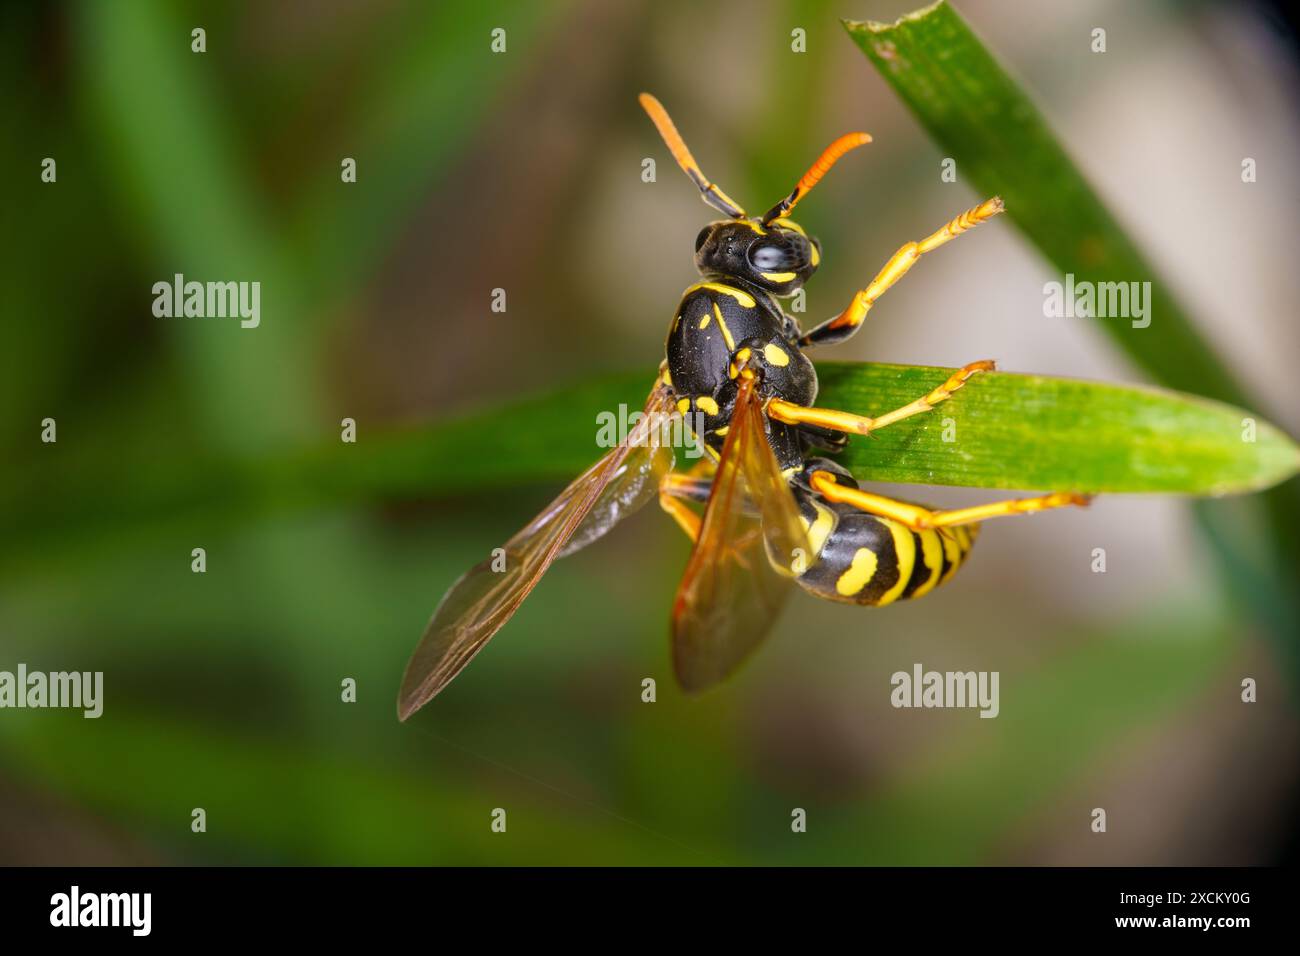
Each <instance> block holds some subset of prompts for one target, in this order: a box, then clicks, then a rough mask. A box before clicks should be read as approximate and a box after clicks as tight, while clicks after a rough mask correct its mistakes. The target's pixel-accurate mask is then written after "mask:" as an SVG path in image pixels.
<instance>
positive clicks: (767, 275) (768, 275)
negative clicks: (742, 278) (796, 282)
mask: <svg viewBox="0 0 1300 956" xmlns="http://www.w3.org/2000/svg"><path fill="white" fill-rule="evenodd" d="M759 275H761V276H762V277H763V278H764V279H766V280H767V281H768V282H789V281H790V280H791V279H793V278H794V277H795V273H793V272H760V273H759Z"/></svg>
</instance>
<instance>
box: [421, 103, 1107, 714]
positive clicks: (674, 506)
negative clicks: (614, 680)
mask: <svg viewBox="0 0 1300 956" xmlns="http://www.w3.org/2000/svg"><path fill="white" fill-rule="evenodd" d="M640 102H641V106H642V108H643V109H644V110H645V111H646V113H647V114H648V115H649V117H650V119H651V120H652V121H653V122H654V125H655V127H656V128H657V129H658V131H659V134H660V136H661V137H662V138H663V141H664V143H665V144H666V145H667V147H668V150H669V152H671V153H672V155H673V158H674V159H675V160H676V161H677V164H678V165H679V166H680V167H681V168H682V170H683V171H684V172H685V173H686V175H687V176H689V177H690V179H691V181H692V182H693V183H694V184H695V185H696V187H697V188H698V189H699V190H700V195H701V197H702V198H703V200H704V202H705V203H707V204H708V205H709V206H711V207H712V208H714V209H715V210H717V211H718V212H720V213H722V214H723V215H724V216H725V217H726V218H725V219H720V220H717V221H715V222H711V223H709V224H708V225H706V226H705V227H704V228H703V229H702V230H701V231H700V233H699V235H698V236H697V237H696V240H695V264H696V266H697V268H698V269H699V271H700V274H701V281H700V282H698V283H696V284H695V285H692V286H691V287H690V288H688V289H687V290H686V291H685V293H684V294H683V296H682V299H681V302H680V304H679V305H678V307H677V310H676V311H675V312H674V315H673V319H672V322H671V323H670V326H669V331H668V338H667V342H666V348H665V351H666V355H665V359H664V362H663V364H662V365H661V366H660V371H659V375H658V377H657V378H656V380H655V383H654V386H653V387H652V388H651V390H650V395H649V397H648V398H647V400H646V404H645V409H644V411H643V413H642V416H641V418H640V420H639V422H638V423H637V425H636V427H634V428H633V429H632V430H631V431H630V433H629V434H628V435H627V437H626V438H625V439H624V440H623V441H622V442H621V443H620V444H619V446H618V447H617V448H614V449H613V450H612V451H610V452H609V453H608V454H607V455H606V456H605V457H604V458H602V459H601V460H600V461H598V462H596V464H594V465H592V466H591V467H590V468H589V469H587V471H585V472H583V474H582V475H580V476H579V477H578V478H577V479H575V480H574V481H573V482H572V483H571V484H570V485H569V486H568V487H567V488H565V489H564V491H563V492H561V494H560V496H559V497H558V498H556V499H555V501H553V502H552V503H551V504H550V505H548V506H547V507H546V508H545V509H544V510H543V511H542V512H541V513H540V514H539V515H537V517H535V518H534V519H533V520H532V521H531V522H529V524H528V525H527V526H525V527H524V528H523V530H521V531H520V532H519V533H518V534H516V535H515V536H514V537H513V538H511V539H510V540H509V541H508V542H506V544H505V548H504V550H505V569H504V570H496V569H494V564H498V562H496V561H494V560H493V559H488V560H485V561H483V562H482V563H480V564H478V565H476V566H475V567H473V568H471V569H470V570H469V571H468V572H466V573H465V575H464V576H462V577H461V578H460V580H459V581H457V582H456V583H455V584H454V585H452V587H451V589H450V590H449V591H448V592H447V593H446V595H444V597H443V599H442V601H441V603H439V605H438V608H437V610H435V611H434V613H433V618H432V619H431V620H430V621H429V625H428V627H427V628H426V629H425V631H424V635H423V637H422V638H421V640H420V643H419V645H418V646H417V647H416V649H415V653H414V654H413V655H412V656H411V660H410V662H409V663H408V665H407V668H406V674H405V677H404V678H403V681H402V688H401V692H400V694H399V697H398V716H399V717H400V718H401V719H403V720H405V719H406V718H407V717H409V716H410V715H411V714H413V713H414V712H415V711H416V710H418V709H419V708H420V707H422V706H423V705H424V704H426V703H427V702H428V701H429V700H431V699H432V698H433V697H434V696H435V695H436V694H437V693H438V692H439V691H441V690H442V689H443V688H444V687H446V686H447V683H448V682H449V681H451V679H452V678H453V677H455V676H456V675H457V674H458V673H460V671H461V670H462V669H463V668H464V667H465V665H466V664H468V663H469V662H470V660H471V659H473V657H474V655H475V654H477V653H478V652H479V651H480V650H482V648H483V646H484V645H485V644H486V643H487V641H488V640H489V638H491V637H492V635H493V634H495V633H496V632H497V631H498V630H500V628H501V627H502V625H504V624H505V623H506V621H508V620H509V619H510V617H511V615H513V614H514V612H515V610H516V609H517V608H518V607H519V605H520V604H521V603H522V602H523V600H524V598H525V597H527V596H528V593H529V592H530V591H531V590H532V589H533V587H534V586H535V585H536V584H537V582H538V580H539V579H540V578H541V576H542V575H543V574H544V573H545V572H546V569H547V568H548V567H550V565H551V563H552V562H553V561H554V560H555V559H556V558H557V557H563V556H564V555H567V554H571V553H573V552H574V551H576V550H578V549H579V548H581V547H584V546H586V545H587V544H590V543H591V542H592V541H594V540H596V539H597V538H599V537H600V536H601V535H603V534H605V532H607V531H608V530H609V529H610V528H611V527H613V526H614V525H615V524H617V523H618V522H619V521H620V520H622V519H623V518H625V517H626V516H627V515H629V514H631V513H632V512H633V511H635V510H637V509H638V508H639V507H641V506H642V505H644V504H645V503H646V502H648V501H649V500H650V499H652V498H654V497H656V496H657V497H658V499H659V503H660V505H661V507H662V508H663V509H664V511H666V512H667V513H668V514H669V515H671V516H672V518H673V519H674V520H675V521H676V522H677V524H678V525H679V526H680V527H681V528H682V530H683V531H685V532H686V534H687V535H688V536H689V537H690V538H691V540H692V541H693V542H694V547H693V549H692V551H691V556H690V559H689V560H688V562H687V565H686V571H685V573H684V575H683V577H682V581H681V584H680V585H679V587H678V590H677V595H676V599H675V600H674V602H673V608H672V649H673V666H674V670H675V672H676V675H677V678H678V681H679V682H680V683H681V685H682V687H683V688H685V689H686V690H688V691H699V690H703V689H704V688H707V687H709V686H711V685H713V684H715V683H717V682H718V681H720V680H722V679H723V678H725V677H726V676H728V675H729V674H730V673H732V672H733V671H734V670H735V669H736V667H737V666H738V665H739V664H740V663H741V662H742V661H743V660H745V658H747V657H748V656H749V655H750V653H751V652H752V651H753V650H754V649H755V647H757V645H758V644H759V642H760V641H761V640H762V639H763V637H764V636H765V635H766V633H767V632H768V630H770V628H771V626H772V624H773V622H774V621H775V619H776V616H777V613H778V612H779V610H780V608H781V606H782V604H783V602H784V601H785V599H786V597H787V596H788V595H789V593H790V591H791V589H792V585H793V584H798V585H800V586H801V587H802V588H803V589H804V590H805V591H808V592H809V593H810V594H812V595H814V596H815V597H819V598H825V599H828V600H832V601H841V602H847V603H851V604H861V605H870V606H876V607H880V606H883V605H886V604H891V603H893V602H894V601H897V600H900V599H905V598H918V597H921V596H923V595H925V594H928V593H929V592H930V591H931V590H933V589H934V588H935V587H937V586H938V585H940V584H943V583H944V582H946V581H947V580H948V579H949V578H951V577H952V575H953V574H954V573H955V572H956V570H957V568H958V567H960V566H961V564H962V563H963V562H964V560H965V558H966V556H967V554H969V552H970V549H971V546H972V544H973V543H974V540H975V535H976V533H977V531H978V529H979V522H981V521H984V520H986V519H988V518H995V517H999V516H1002V515H1012V514H1025V513H1029V512H1035V511H1043V510H1046V509H1049V508H1058V507H1061V506H1065V505H1082V504H1086V503H1087V501H1088V498H1087V497H1086V496H1084V495H1079V494H1075V493H1072V492H1055V493H1052V494H1048V495H1042V496H1039V497H1034V498H1020V499H1013V500H1007V501H999V502H994V503H991V504H985V505H977V506H974V507H968V508H959V509H956V510H951V511H934V510H930V509H928V508H925V507H922V506H920V505H917V504H913V503H910V502H905V501H898V500H895V499H893V498H887V497H885V496H883V495H878V494H874V493H872V492H869V491H866V490H865V489H863V488H861V487H860V486H859V484H858V482H857V480H856V479H854V477H853V476H852V475H851V474H850V473H849V472H848V471H847V470H846V469H844V468H843V467H841V466H840V465H838V464H836V463H835V462H834V461H833V460H831V458H829V457H826V456H827V455H833V454H835V453H836V452H837V451H840V450H842V449H843V448H844V447H845V445H846V443H847V442H848V440H849V436H850V435H870V434H871V433H872V432H874V431H877V430H879V429H881V428H885V427H886V426H888V425H892V424H894V423H895V422H900V421H903V420H904V419H907V418H911V417H912V416H914V415H921V414H924V413H926V412H928V411H930V410H931V409H933V408H934V407H935V406H937V405H939V404H940V403H942V402H945V401H947V400H948V399H950V398H951V397H952V396H953V394H954V393H956V392H957V391H958V390H959V389H961V388H962V387H963V386H964V385H965V384H966V383H967V381H968V380H969V379H970V378H971V377H972V376H975V375H978V374H979V373H981V372H985V371H989V370H991V369H993V367H994V365H993V363H992V362H991V361H980V362H972V363H971V364H969V365H966V366H964V367H963V368H960V369H958V370H956V371H955V372H954V373H953V374H952V376H951V377H950V378H949V379H948V380H947V381H946V382H944V383H943V384H942V385H940V386H939V387H938V388H936V389H934V390H933V391H931V392H929V393H928V394H926V395H923V396H921V397H919V398H917V399H916V400H915V401H912V402H909V403H908V404H906V405H904V406H902V407H901V408H896V409H893V410H892V411H886V412H884V413H882V414H880V415H876V416H873V417H867V416H864V415H858V414H855V413H853V412H848V411H841V410H838V409H831V408H821V407H818V406H817V405H816V404H815V402H816V399H817V372H816V369H815V368H814V367H813V364H812V362H811V361H810V360H809V359H808V357H807V356H806V355H805V354H804V350H805V349H807V348H810V347H813V346H819V345H831V344H834V343H837V342H842V341H844V340H845V339H847V338H849V337H850V336H851V335H853V334H854V333H855V332H856V331H857V330H858V329H859V328H860V327H861V326H862V324H863V321H864V320H865V319H866V317H867V314H868V313H869V312H870V311H871V308H872V306H873V305H875V303H876V301H877V300H878V299H879V298H880V297H881V296H882V295H884V293H885V292H886V291H887V290H888V289H889V288H890V287H891V286H893V285H894V283H896V282H897V281H898V280H899V279H901V278H902V277H903V276H904V275H905V274H906V273H907V272H908V271H909V270H910V269H911V268H912V266H914V265H915V264H916V262H917V260H919V259H920V258H921V257H922V256H923V255H925V254H926V253H928V252H932V251H933V250H935V249H937V248H939V247H940V246H942V245H944V244H945V243H947V242H949V241H951V240H952V239H955V238H956V237H957V236H960V235H961V234H962V233H964V232H966V231H967V230H969V229H972V228H974V227H975V226H978V225H979V224H980V223H983V222H985V221H987V220H989V219H991V218H993V217H994V216H996V215H997V214H998V213H1000V212H1002V210H1003V205H1002V200H1001V199H999V198H997V197H994V198H992V199H988V200H986V201H984V202H982V203H980V204H979V205H978V206H975V207H974V208H972V209H969V210H967V211H966V212H964V213H962V214H961V215H960V216H958V217H956V218H955V219H953V220H952V221H950V222H948V223H947V224H945V225H944V226H943V227H942V228H941V229H938V230H936V231H935V232H933V233H931V234H930V235H928V236H927V237H925V238H924V239H921V240H920V241H918V242H909V243H907V244H905V245H904V246H903V247H902V248H900V249H899V250H898V252H896V253H895V254H894V255H893V256H892V257H891V258H890V260H889V261H888V262H887V263H885V265H884V267H883V268H882V269H881V270H880V271H879V272H878V273H877V274H876V277H875V278H874V279H872V281H871V282H870V284H868V285H867V286H866V287H865V288H863V289H861V290H859V291H858V292H857V293H856V294H855V295H854V297H853V299H852V301H851V302H850V303H849V305H848V307H847V308H846V309H845V310H844V311H843V312H841V313H840V314H839V315H836V316H834V317H833V318H830V319H828V320H826V321H825V322H822V323H821V324H820V325H817V326H816V327H814V328H812V329H810V330H809V331H807V332H804V331H803V330H802V329H801V328H800V325H799V323H798V321H797V320H796V319H795V318H794V317H793V316H791V315H789V314H788V313H786V312H785V310H784V309H783V308H782V307H781V304H780V303H779V301H778V300H779V299H782V298H786V297H789V296H792V295H794V294H795V293H796V292H798V291H799V290H800V289H801V288H803V286H804V283H806V282H807V281H808V279H809V278H811V277H812V275H813V273H815V272H816V271H817V267H818V265H819V264H820V263H821V245H820V243H818V241H817V240H816V239H815V238H811V237H809V236H808V234H807V233H806V232H805V231H804V229H803V228H802V227H801V226H799V225H798V224H797V223H796V222H794V221H793V220H792V219H790V218H789V216H790V213H791V212H792V211H793V210H794V208H795V206H796V205H797V204H798V203H799V202H800V200H802V199H803V198H804V197H805V196H806V195H807V194H808V192H809V191H810V190H811V189H812V188H813V187H814V186H816V185H817V183H818V182H819V181H820V180H821V179H822V177H823V176H825V175H826V173H827V172H828V171H829V170H830V169H831V167H832V166H834V165H835V163H836V162H838V161H839V160H840V159H841V158H842V157H843V156H844V155H845V154H846V153H848V152H850V151H852V150H854V149H857V148H858V147H859V146H863V145H865V144H867V143H869V142H871V137H870V136H869V135H868V134H866V133H848V134H846V135H844V136H841V137H840V138H839V139H837V140H835V141H834V142H833V143H831V144H830V146H828V147H827V148H826V149H825V151H824V152H823V153H822V154H821V155H820V156H819V157H818V158H817V160H816V162H814V163H813V164H812V166H811V167H810V168H809V169H808V171H807V172H806V173H804V174H803V176H802V177H801V178H800V179H799V181H798V183H797V184H796V185H795V187H794V189H793V190H792V191H791V192H790V194H789V195H788V196H786V197H785V198H784V199H782V200H781V201H780V202H778V203H777V204H776V205H775V206H773V207H772V208H771V209H769V210H768V211H767V212H766V213H764V214H763V215H762V216H758V217H753V216H749V215H748V214H747V213H746V212H745V210H744V209H742V208H741V207H740V206H739V205H738V204H737V203H736V202H735V201H734V200H733V199H731V197H729V196H728V195H727V194H726V193H725V192H723V191H722V189H721V188H719V186H718V185H717V184H716V183H714V182H712V181H711V180H709V179H708V177H706V176H705V175H704V173H703V171H702V170H701V169H700V166H699V164H698V163H696V161H695V157H694V156H692V155H691V151H690V150H689V149H688V148H687V146H686V143H685V141H684V140H683V139H682V137H681V134H680V133H678V131H677V128H676V127H675V126H674V125H673V121H672V119H671V118H670V117H669V116H668V113H667V111H666V110H665V109H664V107H663V105H662V104H661V103H660V102H659V101H658V100H657V99H655V98H654V97H653V96H651V95H650V94H648V93H642V94H641V97H640ZM674 415H680V416H684V417H685V418H686V420H687V422H688V423H689V424H690V427H691V429H692V431H693V432H694V434H695V437H696V438H697V439H699V440H700V441H701V442H702V443H703V445H704V448H705V449H706V451H707V452H708V455H707V456H706V457H705V458H703V459H701V461H700V463H699V464H698V465H697V466H696V467H694V468H692V469H691V470H690V471H689V472H686V473H678V472H673V470H672V468H673V465H674V455H673V451H672V448H671V445H670V444H669V443H668V442H667V441H665V439H664V435H665V433H666V429H664V428H663V423H664V422H665V421H666V420H668V419H670V418H671V417H672V416H674ZM691 503H697V504H702V505H703V506H704V508H703V514H702V515H701V514H700V513H699V512H698V511H697V510H695V508H692V507H691ZM498 566H499V565H498Z"/></svg>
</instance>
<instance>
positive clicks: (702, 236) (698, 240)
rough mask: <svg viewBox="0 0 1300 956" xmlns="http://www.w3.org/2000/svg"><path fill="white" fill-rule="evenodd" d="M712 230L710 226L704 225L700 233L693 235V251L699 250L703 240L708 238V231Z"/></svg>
mask: <svg viewBox="0 0 1300 956" xmlns="http://www.w3.org/2000/svg"><path fill="white" fill-rule="evenodd" d="M711 232H713V227H712V226H705V227H704V228H703V229H701V230H700V234H699V235H698V236H696V237H695V251H696V252H699V251H700V248H701V247H702V246H703V245H704V243H705V241H706V240H707V239H708V238H709V233H711Z"/></svg>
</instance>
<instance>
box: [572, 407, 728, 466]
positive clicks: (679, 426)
mask: <svg viewBox="0 0 1300 956" xmlns="http://www.w3.org/2000/svg"><path fill="white" fill-rule="evenodd" d="M643 418H645V413H644V412H642V411H639V410H637V411H630V410H629V409H628V407H627V405H626V404H620V405H619V406H618V411H617V412H599V413H598V414H597V415H596V447H598V448H617V447H618V446H619V445H620V444H621V443H623V442H624V441H628V442H629V444H631V445H632V446H633V447H636V446H639V445H645V444H648V443H649V441H650V436H651V435H653V434H654V433H655V432H658V433H659V444H660V445H662V446H666V447H668V448H680V449H682V454H683V455H684V456H685V457H687V458H699V457H701V456H702V455H703V454H704V443H703V442H702V441H701V440H700V438H699V436H700V435H702V434H704V430H705V424H704V413H703V412H698V411H697V412H686V413H675V414H671V415H665V414H663V413H661V412H651V413H650V421H649V422H647V423H646V427H645V428H644V429H641V428H640V427H639V426H640V425H641V420H642V419H643Z"/></svg>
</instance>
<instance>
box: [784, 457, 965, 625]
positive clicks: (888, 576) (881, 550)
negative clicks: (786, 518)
mask: <svg viewBox="0 0 1300 956" xmlns="http://www.w3.org/2000/svg"><path fill="white" fill-rule="evenodd" d="M813 471H827V472H830V473H831V474H834V475H836V476H837V477H838V479H839V480H840V481H841V482H843V483H845V484H852V485H854V486H855V487H856V485H857V482H856V481H854V480H853V478H852V476H851V475H849V473H848V472H847V471H846V470H844V469H843V468H841V467H840V466H839V465H836V464H835V463H834V462H830V461H827V460H826V459H824V458H817V459H810V460H809V462H808V464H807V465H806V466H805V471H804V473H803V474H802V475H798V476H796V477H795V480H794V481H793V482H792V485H791V487H792V490H793V491H794V494H795V500H796V502H797V503H798V505H799V515H800V520H801V521H802V522H803V524H804V527H805V529H806V530H807V532H808V547H809V552H810V553H809V554H807V555H803V556H795V557H796V561H795V562H794V563H793V567H794V570H795V571H796V572H797V574H796V578H797V580H798V582H799V584H800V585H801V586H802V587H803V589H804V590H806V591H808V592H810V593H811V594H813V595H814V596H816V597H820V598H826V599H827V600H831V601H840V602H843V603H846V604H864V605H870V606H873V607H883V606H884V605H886V604H892V603H893V602H895V601H898V600H905V599H907V598H916V597H922V596H924V595H926V594H929V593H930V591H932V590H934V589H935V588H936V587H938V586H939V585H940V584H943V583H944V582H946V581H947V580H948V579H949V578H951V577H952V576H953V575H954V574H955V573H956V571H957V569H958V568H959V567H961V565H962V563H963V562H964V561H965V560H966V555H968V554H969V553H970V550H971V547H972V546H973V544H974V541H975V536H976V535H977V534H978V532H979V526H978V525H962V526H958V527H954V528H944V529H927V530H923V531H913V530H912V529H910V528H908V527H907V526H906V525H904V524H902V523H901V522H898V521H895V520H893V519H891V518H883V517H878V516H876V515H871V514H867V513H865V512H863V511H859V510H858V509H856V508H854V507H853V506H852V505H848V504H842V503H835V502H830V501H827V500H826V499H825V498H824V497H823V496H822V495H820V494H818V493H817V492H816V491H815V490H813V489H812V488H811V487H809V486H808V484H807V483H806V480H805V479H804V476H805V475H807V474H811V473H812V472H813ZM787 566H788V565H787Z"/></svg>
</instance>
